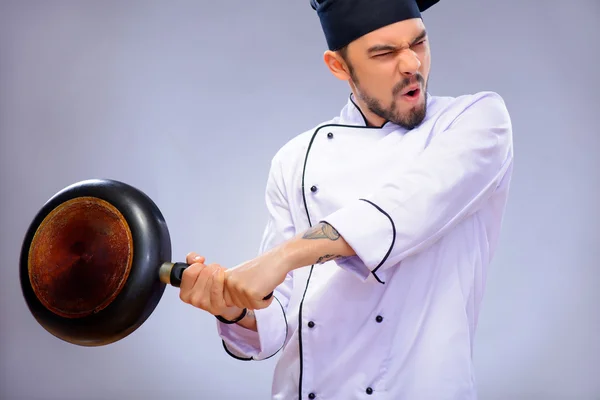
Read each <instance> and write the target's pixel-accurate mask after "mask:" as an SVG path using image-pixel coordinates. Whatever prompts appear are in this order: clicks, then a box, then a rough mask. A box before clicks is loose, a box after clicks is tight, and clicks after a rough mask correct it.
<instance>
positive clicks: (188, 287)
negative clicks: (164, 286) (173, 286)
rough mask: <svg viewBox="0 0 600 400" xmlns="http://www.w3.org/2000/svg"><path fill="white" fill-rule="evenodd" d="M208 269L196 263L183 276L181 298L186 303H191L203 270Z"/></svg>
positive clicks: (180, 290) (180, 288)
mask: <svg viewBox="0 0 600 400" xmlns="http://www.w3.org/2000/svg"><path fill="white" fill-rule="evenodd" d="M204 268H206V266H205V265H204V264H200V263H195V264H192V265H190V266H189V267H187V268H186V269H185V270H184V271H183V274H182V276H181V285H179V298H180V299H181V301H183V302H184V303H190V302H191V297H192V295H193V294H194V287H195V286H196V282H197V281H198V277H199V276H200V273H201V272H202V270H203V269H204Z"/></svg>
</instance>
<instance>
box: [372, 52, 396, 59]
mask: <svg viewBox="0 0 600 400" xmlns="http://www.w3.org/2000/svg"><path fill="white" fill-rule="evenodd" d="M391 54H392V52H387V53H381V54H375V55H374V56H373V57H375V58H381V57H385V56H389V55H391Z"/></svg>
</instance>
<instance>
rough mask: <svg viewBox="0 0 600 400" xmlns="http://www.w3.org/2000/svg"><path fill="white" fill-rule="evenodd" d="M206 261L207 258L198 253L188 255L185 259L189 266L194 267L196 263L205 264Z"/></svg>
mask: <svg viewBox="0 0 600 400" xmlns="http://www.w3.org/2000/svg"><path fill="white" fill-rule="evenodd" d="M205 261H206V258H205V257H203V256H201V255H200V254H198V253H194V252H190V253H188V254H187V255H186V257H185V262H186V264H188V265H192V264H195V263H200V264H204V262H205Z"/></svg>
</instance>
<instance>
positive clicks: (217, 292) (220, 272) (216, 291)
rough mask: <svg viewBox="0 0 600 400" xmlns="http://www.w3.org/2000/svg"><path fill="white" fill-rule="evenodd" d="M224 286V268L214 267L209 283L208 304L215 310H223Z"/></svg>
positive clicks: (224, 305) (224, 306)
mask: <svg viewBox="0 0 600 400" xmlns="http://www.w3.org/2000/svg"><path fill="white" fill-rule="evenodd" d="M224 286H225V269H224V268H214V270H213V272H212V278H211V285H210V304H211V305H212V307H213V308H214V309H216V310H223V309H225V308H226V307H227V305H226V304H225V299H224V294H223V289H224Z"/></svg>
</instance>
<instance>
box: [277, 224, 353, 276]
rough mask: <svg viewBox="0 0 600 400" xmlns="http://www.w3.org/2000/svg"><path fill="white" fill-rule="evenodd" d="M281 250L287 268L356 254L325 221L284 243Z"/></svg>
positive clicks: (291, 268) (292, 268) (320, 262)
mask: <svg viewBox="0 0 600 400" xmlns="http://www.w3.org/2000/svg"><path fill="white" fill-rule="evenodd" d="M281 251H282V252H283V254H284V257H285V258H286V259H287V260H288V262H287V265H288V268H289V270H294V269H297V268H301V267H305V266H308V265H313V264H323V263H325V262H326V261H330V260H334V259H338V258H342V257H349V256H354V255H356V253H355V251H354V250H353V249H352V247H350V245H348V243H347V242H346V241H345V240H344V238H343V237H342V236H340V234H339V233H338V232H337V231H336V230H335V228H333V227H332V226H331V225H329V224H327V223H319V224H317V225H315V226H314V227H312V228H310V229H308V230H307V231H305V232H304V233H301V234H299V235H297V236H295V237H294V238H292V239H290V240H289V241H288V242H286V243H284V244H283V246H282V249H281Z"/></svg>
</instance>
